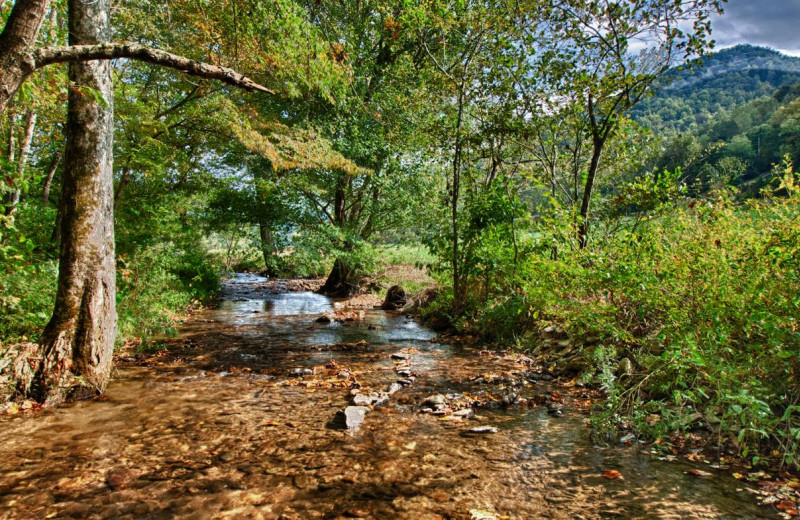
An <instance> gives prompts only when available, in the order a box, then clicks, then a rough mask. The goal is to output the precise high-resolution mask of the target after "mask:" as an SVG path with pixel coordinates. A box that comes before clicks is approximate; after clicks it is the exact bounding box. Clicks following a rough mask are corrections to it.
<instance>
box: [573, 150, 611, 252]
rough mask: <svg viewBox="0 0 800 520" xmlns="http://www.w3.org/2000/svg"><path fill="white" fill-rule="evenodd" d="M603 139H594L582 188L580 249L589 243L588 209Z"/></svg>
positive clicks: (579, 231)
mask: <svg viewBox="0 0 800 520" xmlns="http://www.w3.org/2000/svg"><path fill="white" fill-rule="evenodd" d="M604 145H605V139H599V138H595V139H594V149H593V150H592V160H591V162H590V163H589V172H588V173H587V175H586V183H585V184H584V188H583V201H582V202H581V216H580V219H581V221H580V226H579V227H578V244H579V247H580V248H581V249H585V248H586V246H587V245H589V209H590V203H591V201H592V192H593V190H594V182H595V179H596V178H597V169H598V168H599V167H600V156H601V155H602V154H603V146H604Z"/></svg>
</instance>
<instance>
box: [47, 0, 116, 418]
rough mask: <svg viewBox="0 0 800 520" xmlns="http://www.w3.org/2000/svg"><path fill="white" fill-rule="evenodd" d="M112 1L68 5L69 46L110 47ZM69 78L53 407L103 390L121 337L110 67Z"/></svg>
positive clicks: (73, 69)
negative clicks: (118, 335)
mask: <svg viewBox="0 0 800 520" xmlns="http://www.w3.org/2000/svg"><path fill="white" fill-rule="evenodd" d="M110 1H111V0H92V1H91V2H87V1H84V0H70V2H69V33H70V44H72V45H79V44H93V43H103V42H105V41H107V39H108V36H109V32H110V30H109V29H110V27H109V13H110ZM69 79H70V84H71V85H72V88H70V90H69V105H68V115H67V137H66V139H67V144H66V152H65V158H64V176H63V177H64V178H63V182H62V184H63V188H62V195H61V203H60V204H61V214H62V218H61V256H60V263H59V277H58V294H57V296H56V305H55V311H54V313H53V317H52V318H51V320H50V322H49V323H48V324H47V327H46V328H45V331H44V334H43V335H42V338H41V344H42V347H43V359H42V363H41V366H40V367H39V373H38V392H39V395H38V397H39V398H40V400H41V401H42V402H44V403H45V404H48V405H52V404H57V403H59V402H61V401H63V400H64V398H66V397H68V396H69V394H71V393H72V394H74V391H75V390H78V391H80V392H81V393H87V392H91V393H97V392H102V391H103V390H105V388H106V385H107V384H108V379H109V373H110V370H111V359H112V355H113V352H114V339H115V337H116V332H117V313H116V305H115V290H116V274H115V266H114V214H113V186H114V184H113V135H114V125H113V103H114V97H113V95H114V93H113V86H112V77H111V62H109V61H107V60H106V61H92V62H80V63H71V64H70V68H69ZM90 89H91V90H95V91H96V92H98V93H99V94H100V96H101V97H102V102H99V101H100V100H99V99H98V98H97V96H94V95H87V94H86V92H87V91H88V90H90Z"/></svg>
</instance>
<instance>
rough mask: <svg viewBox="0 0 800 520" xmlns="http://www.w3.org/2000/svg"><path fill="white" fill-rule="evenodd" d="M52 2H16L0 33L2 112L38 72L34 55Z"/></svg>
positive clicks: (28, 0)
mask: <svg viewBox="0 0 800 520" xmlns="http://www.w3.org/2000/svg"><path fill="white" fill-rule="evenodd" d="M49 7H50V0H17V1H16V2H15V3H14V7H13V8H12V9H11V14H10V15H9V17H8V21H7V22H6V26H5V27H4V28H3V32H2V33H0V112H2V111H4V110H5V109H6V107H7V106H8V103H9V101H11V98H12V97H14V94H15V93H16V92H17V89H19V86H20V85H22V83H23V82H24V81H25V79H27V77H28V76H30V74H31V73H32V72H33V71H34V70H36V65H35V62H34V59H33V55H32V54H31V51H32V50H33V48H34V45H35V44H36V35H37V34H38V32H39V28H40V27H41V26H42V21H43V20H44V17H45V14H47V10H48V8H49Z"/></svg>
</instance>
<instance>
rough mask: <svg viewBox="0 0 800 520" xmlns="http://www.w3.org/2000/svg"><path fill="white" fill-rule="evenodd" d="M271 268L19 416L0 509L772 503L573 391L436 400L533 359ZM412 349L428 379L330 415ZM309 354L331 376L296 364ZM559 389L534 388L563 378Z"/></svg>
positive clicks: (668, 511)
mask: <svg viewBox="0 0 800 520" xmlns="http://www.w3.org/2000/svg"><path fill="white" fill-rule="evenodd" d="M264 282H265V280H264V279H260V278H258V277H254V276H251V275H239V276H237V277H236V278H234V279H233V280H231V281H230V282H228V283H227V284H226V285H225V290H224V298H223V300H222V302H221V304H220V306H219V308H217V309H213V310H209V311H204V313H203V314H202V315H201V316H199V319H195V320H193V321H192V322H191V323H190V324H189V325H187V326H186V327H185V329H184V330H183V332H182V335H181V338H180V342H179V343H178V344H177V346H176V348H173V349H170V351H168V352H163V353H162V354H161V355H158V356H152V357H147V358H144V359H137V360H128V362H123V363H121V365H120V366H119V368H118V369H117V372H116V373H115V377H114V380H113V383H112V384H111V386H110V387H109V389H108V393H107V395H106V396H104V397H103V398H100V399H96V400H92V401H84V402H78V403H74V404H72V405H69V406H66V407H63V408H59V409H56V410H50V411H46V412H43V413H39V414H35V415H30V416H16V417H13V418H10V419H3V420H2V422H0V518H26V519H27V518H31V519H33V518H98V519H99V518H115V519H117V518H120V519H122V518H129V519H150V518H152V519H162V518H165V519H166V518H176V517H179V518H197V519H207V518H268V519H278V518H282V519H305V518H374V519H384V518H387V519H390V518H408V519H429V518H430V519H438V518H452V519H462V518H463V519H471V518H491V517H492V516H491V515H496V517H497V518H514V519H529V518H584V519H593V518H676V519H677V518H762V517H764V518H769V516H767V515H768V514H769V513H770V512H769V511H768V510H765V509H762V508H759V507H757V506H756V505H755V504H754V502H753V501H752V499H751V498H750V497H749V496H748V494H747V493H744V492H742V491H741V490H739V491H737V488H739V487H740V485H739V483H738V482H737V481H735V480H734V479H733V478H732V477H730V476H728V475H727V474H725V473H719V474H715V475H713V476H711V477H705V478H697V477H690V476H688V475H686V474H685V473H684V471H685V470H687V469H688V468H689V467H690V466H688V465H687V464H683V463H681V462H662V461H659V460H657V459H655V458H654V457H652V456H651V455H649V454H646V453H643V451H642V448H641V447H637V446H632V447H627V448H625V447H613V448H608V447H597V446H594V445H593V443H592V442H591V441H590V439H589V432H588V429H587V428H586V426H585V425H584V419H585V415H584V414H583V413H581V412H580V411H579V410H578V407H577V406H571V404H570V403H567V406H566V408H565V409H564V416H563V417H551V416H550V415H548V413H547V409H546V408H544V407H542V406H531V407H528V406H523V407H511V408H509V409H506V410H502V409H497V410H488V409H487V410H484V409H478V410H476V412H477V413H478V415H477V416H476V417H474V418H472V419H469V420H462V421H455V420H446V419H448V418H446V417H444V418H443V417H441V416H436V415H433V414H426V413H420V403H421V402H423V401H424V400H425V398H426V397H427V396H430V395H431V394H438V393H441V394H464V395H471V394H473V393H474V394H475V395H478V394H480V393H481V392H483V393H484V394H486V392H487V391H486V390H485V389H480V388H476V386H475V385H474V384H473V383H471V382H470V380H471V379H474V378H475V377H476V376H479V375H481V374H485V373H487V372H492V373H508V372H509V371H512V372H513V371H515V370H516V371H519V370H521V369H524V367H522V368H521V366H520V365H519V363H518V362H517V361H518V360H515V359H514V358H512V357H503V356H496V355H494V354H487V353H486V352H481V351H479V350H477V349H470V348H466V347H458V346H452V345H444V344H439V343H436V342H435V341H433V340H434V333H433V332H431V331H430V330H427V329H425V328H423V327H421V326H419V325H418V324H417V323H416V322H415V321H413V320H411V319H409V318H406V317H404V316H401V315H398V314H395V313H386V312H384V311H379V310H371V309H370V310H364V311H353V312H354V314H355V320H354V321H350V322H343V323H337V322H333V323H330V324H322V323H316V322H315V320H316V318H317V317H318V316H319V315H320V314H322V313H326V312H331V311H333V310H334V302H332V301H331V300H329V299H327V298H325V297H323V296H320V295H317V294H314V293H311V292H287V293H282V294H274V293H273V291H270V290H268V289H267V288H266V285H265V283H264ZM359 312H360V314H359ZM400 351H402V352H405V353H408V354H410V365H411V370H412V371H413V374H414V375H415V376H416V380H415V381H414V382H413V384H412V385H410V386H408V387H405V388H404V389H403V390H400V391H399V392H397V393H396V394H394V395H393V396H392V398H391V401H390V403H389V405H388V406H385V407H383V408H377V409H376V410H374V411H372V412H370V413H368V414H367V415H366V418H365V421H364V424H363V425H362V426H361V427H360V428H358V429H355V430H341V429H336V428H332V427H330V426H331V419H332V418H333V417H334V416H335V415H336V413H337V411H338V410H341V409H342V408H344V407H345V406H347V405H348V400H349V398H350V391H349V388H348V387H352V386H353V383H354V381H356V380H357V381H358V384H359V385H360V386H361V390H362V391H363V392H365V393H367V392H369V391H372V390H382V389H384V388H385V387H386V386H387V385H389V384H390V383H393V382H394V381H396V380H397V379H398V377H397V374H396V368H397V367H398V365H399V364H402V363H399V362H398V361H395V360H392V359H391V355H392V354H394V353H397V352H400ZM326 365H327V368H326ZM302 368H310V369H312V370H313V371H314V374H313V375H307V376H305V377H289V373H290V372H291V371H292V370H295V369H302ZM549 384H550V383H547V382H544V381H528V382H526V383H525V384H524V385H523V386H521V387H519V391H520V392H521V393H522V394H525V395H527V396H532V395H534V394H547V393H551V392H553V391H556V392H557V391H558V388H557V387H553V388H551V387H550V386H548V385H549ZM484 386H486V385H484ZM503 388H504V386H503V385H502V384H500V385H499V386H496V387H493V388H492V389H491V392H497V393H501V392H502V391H503ZM451 397H453V396H451ZM456 397H457V396H456ZM460 399H461V400H463V399H466V397H462V398H460ZM443 419H444V420H443ZM489 425H491V426H495V427H497V428H498V431H497V432H496V433H493V434H486V435H470V434H469V432H468V430H469V429H470V428H473V427H475V426H489ZM607 469H612V470H617V471H619V472H620V473H621V474H622V475H623V477H624V479H614V480H609V479H606V478H603V477H602V476H601V475H602V472H603V471H604V470H607Z"/></svg>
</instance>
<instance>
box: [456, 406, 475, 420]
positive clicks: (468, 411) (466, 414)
mask: <svg viewBox="0 0 800 520" xmlns="http://www.w3.org/2000/svg"><path fill="white" fill-rule="evenodd" d="M453 415H455V416H456V417H463V418H464V419H472V418H473V417H475V411H474V410H473V409H472V408H464V409H463V410H457V411H455V412H453Z"/></svg>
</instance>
